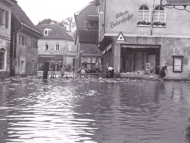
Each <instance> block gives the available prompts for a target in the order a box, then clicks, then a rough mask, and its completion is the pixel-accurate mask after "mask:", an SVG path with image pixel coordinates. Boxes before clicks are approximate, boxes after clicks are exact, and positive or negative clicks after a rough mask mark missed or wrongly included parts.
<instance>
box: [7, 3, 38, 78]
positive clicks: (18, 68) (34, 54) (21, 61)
mask: <svg viewBox="0 0 190 143" xmlns="http://www.w3.org/2000/svg"><path fill="white" fill-rule="evenodd" d="M41 36H42V34H41V33H40V31H39V30H38V29H37V28H36V27H35V25H34V24H33V23H32V22H31V20H30V19H29V18H28V16H27V15H26V13H25V12H24V11H23V10H22V8H21V7H20V6H19V5H18V4H17V5H15V6H13V7H12V30H11V51H10V58H11V74H12V75H19V76H26V75H36V74H37V63H38V46H37V45H38V39H39V38H40V37H41Z"/></svg>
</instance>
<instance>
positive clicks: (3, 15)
mask: <svg viewBox="0 0 190 143" xmlns="http://www.w3.org/2000/svg"><path fill="white" fill-rule="evenodd" d="M8 25H9V12H8V11H7V10H4V9H2V8H0V26H5V27H6V28H8Z"/></svg>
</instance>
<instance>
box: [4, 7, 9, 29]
mask: <svg viewBox="0 0 190 143" xmlns="http://www.w3.org/2000/svg"><path fill="white" fill-rule="evenodd" d="M5 27H6V28H8V27H9V12H8V11H7V10H6V11H5Z"/></svg>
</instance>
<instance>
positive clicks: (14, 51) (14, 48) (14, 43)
mask: <svg viewBox="0 0 190 143" xmlns="http://www.w3.org/2000/svg"><path fill="white" fill-rule="evenodd" d="M21 30H23V24H22V23H21V28H19V29H17V30H16V31H14V32H13V53H12V54H13V57H12V58H13V59H12V66H13V65H14V67H12V68H13V69H12V70H14V73H13V75H15V64H13V62H14V63H15V59H16V45H17V33H18V32H19V31H21ZM13 60H14V61H13ZM17 66H18V63H17Z"/></svg>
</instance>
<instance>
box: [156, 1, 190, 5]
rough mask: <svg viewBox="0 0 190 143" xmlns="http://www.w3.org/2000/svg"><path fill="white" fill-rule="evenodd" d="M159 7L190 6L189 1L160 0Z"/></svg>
mask: <svg viewBox="0 0 190 143" xmlns="http://www.w3.org/2000/svg"><path fill="white" fill-rule="evenodd" d="M160 5H161V6H183V5H190V0H160Z"/></svg>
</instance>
